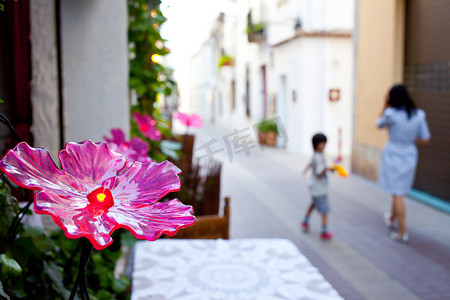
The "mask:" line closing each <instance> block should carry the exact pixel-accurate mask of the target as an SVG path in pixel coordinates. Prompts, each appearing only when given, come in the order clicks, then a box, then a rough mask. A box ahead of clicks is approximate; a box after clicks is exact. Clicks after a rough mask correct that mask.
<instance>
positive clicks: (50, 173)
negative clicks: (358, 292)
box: [0, 142, 85, 195]
mask: <svg viewBox="0 0 450 300" xmlns="http://www.w3.org/2000/svg"><path fill="white" fill-rule="evenodd" d="M0 170H2V171H3V172H4V173H5V174H6V175H8V177H9V179H11V180H12V181H13V182H14V183H16V184H17V185H20V186H21V187H24V188H29V189H34V190H44V189H45V190H48V191H53V192H57V193H59V194H61V195H73V194H80V193H83V192H85V189H84V187H83V186H82V185H81V184H79V183H78V182H77V181H76V180H75V178H73V177H72V176H71V175H70V174H67V173H65V172H64V171H62V170H60V169H59V168H58V167H57V166H56V165H55V163H54V162H53V160H52V158H51V157H50V154H49V153H48V151H47V150H45V149H41V148H32V147H30V146H28V144H27V143H25V142H22V143H19V144H18V145H17V146H16V147H15V148H14V149H13V150H10V151H8V153H7V154H6V155H5V156H4V157H3V158H2V160H1V161H0Z"/></svg>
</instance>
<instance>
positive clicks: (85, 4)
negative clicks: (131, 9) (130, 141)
mask: <svg viewBox="0 0 450 300" xmlns="http://www.w3.org/2000/svg"><path fill="white" fill-rule="evenodd" d="M61 21H62V25H61V39H62V58H63V59H62V60H63V61H62V69H63V81H64V85H63V101H64V105H63V112H64V116H63V121H64V124H63V126H64V137H65V140H66V141H73V142H77V141H82V140H85V139H91V140H94V141H99V140H102V136H103V135H105V134H106V135H107V134H109V131H110V129H111V128H114V127H120V128H122V129H123V130H124V131H125V132H128V131H129V123H130V121H129V100H128V98H129V97H128V41H127V4H126V2H125V1H120V0H114V1H112V0H96V1H91V0H79V1H72V0H62V1H61Z"/></svg>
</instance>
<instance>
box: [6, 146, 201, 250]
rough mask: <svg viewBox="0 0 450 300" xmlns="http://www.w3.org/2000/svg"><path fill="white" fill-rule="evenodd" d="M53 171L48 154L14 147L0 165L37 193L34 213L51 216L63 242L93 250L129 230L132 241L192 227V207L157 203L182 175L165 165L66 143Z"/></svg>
mask: <svg viewBox="0 0 450 300" xmlns="http://www.w3.org/2000/svg"><path fill="white" fill-rule="evenodd" d="M58 156H59V160H60V162H61V168H58V167H57V166H56V164H55V163H54V162H53V160H52V159H51V157H50V154H49V153H48V151H47V150H45V149H41V148H32V147H30V146H29V145H28V144H27V143H25V142H22V143H19V144H18V145H17V146H16V147H15V148H14V149H13V150H10V151H8V153H7V154H6V155H5V156H4V157H3V158H2V159H1V160H0V170H1V171H3V172H4V173H5V174H6V175H7V176H8V177H9V178H10V179H11V180H12V181H13V182H14V183H16V184H17V185H19V186H22V187H24V188H27V189H32V190H37V191H38V192H37V193H36V194H35V196H34V210H35V212H36V213H38V214H47V215H50V216H52V218H53V220H54V221H55V223H56V224H58V225H59V227H61V228H62V229H63V230H64V232H65V235H66V236H67V237H68V238H80V237H85V238H87V239H88V240H89V241H90V242H91V243H92V245H93V246H94V248H95V249H97V250H101V249H104V248H106V247H108V246H109V245H111V244H112V242H113V240H112V238H111V234H112V233H113V232H114V231H115V230H116V229H118V228H125V229H128V230H129V231H130V232H131V233H132V234H133V235H134V236H135V237H136V238H138V239H146V240H150V241H153V240H156V239H157V238H159V237H160V236H161V235H162V234H168V235H174V234H176V232H177V231H178V230H179V229H180V228H184V227H187V226H190V225H193V224H194V223H195V221H196V220H195V217H194V215H193V210H192V207H191V206H187V205H184V204H182V203H181V202H180V201H179V200H178V199H173V200H169V201H167V202H159V200H160V199H161V198H162V197H163V196H165V195H166V194H168V193H169V192H172V191H178V190H179V189H180V186H181V184H180V179H179V177H178V174H179V173H180V172H181V171H180V169H178V168H177V167H176V166H175V165H173V164H172V163H170V162H168V161H164V162H162V163H159V164H157V163H154V162H147V163H140V162H135V163H133V164H132V165H131V166H129V167H128V166H126V160H125V158H124V157H123V156H122V155H120V154H119V153H116V152H113V151H111V150H110V149H109V148H108V147H107V145H106V143H104V142H101V143H93V142H91V141H89V140H88V141H84V142H81V143H67V144H66V146H65V148H64V149H63V150H61V151H60V152H59V155H58Z"/></svg>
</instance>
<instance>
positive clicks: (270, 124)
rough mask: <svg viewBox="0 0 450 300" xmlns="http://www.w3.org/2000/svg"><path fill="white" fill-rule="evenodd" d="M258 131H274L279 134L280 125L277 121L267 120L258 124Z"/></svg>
mask: <svg viewBox="0 0 450 300" xmlns="http://www.w3.org/2000/svg"><path fill="white" fill-rule="evenodd" d="M258 130H259V131H261V132H269V131H273V132H275V133H276V134H278V125H277V120H276V119H266V120H263V121H262V122H261V123H259V124H258Z"/></svg>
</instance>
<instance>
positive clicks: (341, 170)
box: [333, 165, 348, 177]
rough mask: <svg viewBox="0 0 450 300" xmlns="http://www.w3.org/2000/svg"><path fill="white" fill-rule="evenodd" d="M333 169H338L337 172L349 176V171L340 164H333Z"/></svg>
mask: <svg viewBox="0 0 450 300" xmlns="http://www.w3.org/2000/svg"><path fill="white" fill-rule="evenodd" d="M333 169H335V170H336V172H337V173H338V174H339V175H340V176H342V177H348V173H347V171H346V170H345V169H344V168H343V167H342V166H340V165H333Z"/></svg>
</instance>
